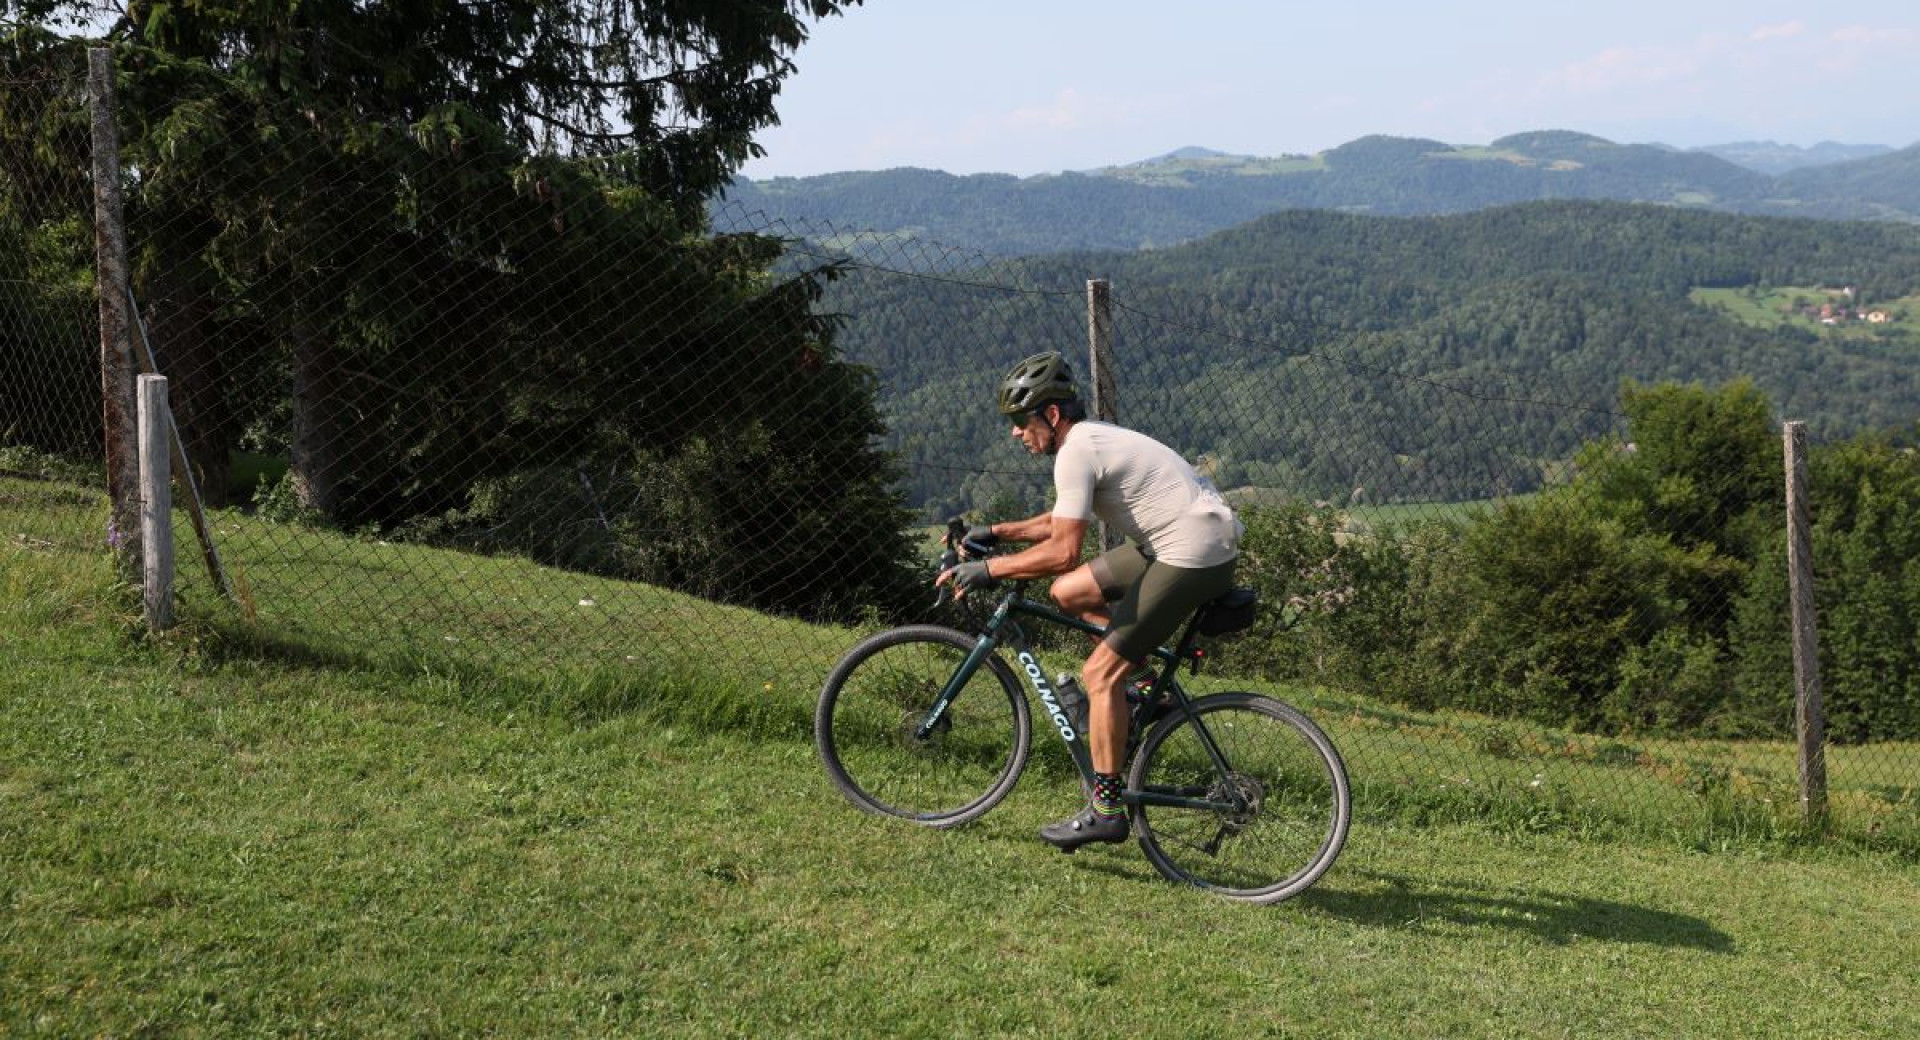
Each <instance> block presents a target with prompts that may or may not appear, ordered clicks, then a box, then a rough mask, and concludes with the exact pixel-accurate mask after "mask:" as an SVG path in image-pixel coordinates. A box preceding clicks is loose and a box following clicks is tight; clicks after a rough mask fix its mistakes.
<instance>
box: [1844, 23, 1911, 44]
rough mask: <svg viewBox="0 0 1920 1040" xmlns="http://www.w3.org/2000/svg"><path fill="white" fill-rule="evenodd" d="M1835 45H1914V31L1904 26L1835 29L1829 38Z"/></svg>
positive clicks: (1858, 26) (1865, 26) (1854, 26)
mask: <svg viewBox="0 0 1920 1040" xmlns="http://www.w3.org/2000/svg"><path fill="white" fill-rule="evenodd" d="M1828 39H1831V40H1832V41H1833V42H1835V43H1844V44H1851V45H1854V46H1874V47H1882V46H1889V45H1904V44H1908V43H1912V42H1913V40H1914V31H1913V30H1912V29H1909V28H1906V27H1904V26H1901V27H1895V28H1890V29H1889V28H1876V27H1874V26H1871V25H1847V26H1842V27H1841V28H1838V29H1835V30H1834V31H1833V32H1832V33H1831V34H1830V35H1829V36H1828Z"/></svg>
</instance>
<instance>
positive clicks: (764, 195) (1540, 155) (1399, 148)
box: [729, 131, 1920, 256]
mask: <svg viewBox="0 0 1920 1040" xmlns="http://www.w3.org/2000/svg"><path fill="white" fill-rule="evenodd" d="M729 199H730V200H731V201H732V202H733V203H734V204H737V205H741V206H745V207H747V208H751V209H758V210H761V211H764V212H765V213H767V214H768V215H769V216H772V217H775V218H784V219H797V220H807V221H826V222H831V223H833V224H835V225H838V226H840V227H842V228H845V229H849V230H870V231H879V232H885V233H889V234H895V235H901V236H909V237H918V238H927V239H932V240H935V241H939V242H941V243H943V244H945V245H948V246H959V247H965V248H970V249H978V250H981V251H984V252H987V253H992V254H996V255H1007V256H1012V255H1029V254H1035V253H1050V252H1058V251H1061V250H1065V249H1139V248H1151V247H1163V246H1167V245H1171V244H1175V243H1179V242H1184V241H1188V240H1191V239H1194V238H1198V237H1201V236H1203V235H1207V234H1210V233H1212V232H1215V231H1219V230H1222V229H1225V228H1228V227H1232V226H1234V225H1236V224H1242V223H1245V222H1246V221H1249V220H1252V219H1254V218H1255V217H1259V216H1262V215H1264V214H1268V213H1272V212H1275V211H1278V210H1283V209H1337V210H1342V211H1346V212H1356V213H1367V214H1375V215H1401V216H1419V215H1433V214H1445V213H1463V212H1470V211H1473V210H1479V209H1485V208H1488V207H1494V206H1503V205H1510V204H1513V203H1517V202H1527V201H1538V200H1544V199H1610V200H1615V201H1628V202H1650V203H1655V204H1661V205H1672V206H1679V207H1686V208H1693V209H1704V210H1712V211H1717V212H1731V213H1745V214H1758V215H1779V216H1807V217H1818V218H1825V219H1843V220H1858V219H1875V220H1879V219H1885V220H1892V221H1905V222H1920V146H1915V147H1913V148H1907V149H1903V150H1901V151H1898V152H1892V153H1888V154H1883V155H1875V156H1871V157H1868V158H1861V159H1855V160H1851V161H1844V162H1837V163H1830V164H1826V165H1821V166H1818V167H1813V168H1806V169H1799V170H1794V171H1792V172H1790V173H1787V174H1784V175H1782V176H1779V177H1775V176H1770V175H1768V174H1765V173H1761V172H1758V171H1757V170H1754V169H1750V168H1747V167H1743V166H1740V165H1736V164H1735V163H1732V162H1729V161H1727V160H1725V159H1722V158H1720V157H1718V156H1715V155H1711V154H1707V153H1705V152H1683V151H1677V150H1675V149H1671V148H1665V147H1661V146H1657V145H1638V144H1616V143H1614V142H1611V141H1607V140H1604V139H1602V138H1598V137H1593V136H1591V135H1587V134H1580V133H1573V132H1568V131H1541V132H1533V133H1524V134H1515V135H1512V136H1510V137H1504V138H1501V139H1499V140H1497V141H1494V142H1493V143H1492V144H1490V145H1486V146H1476V147H1456V146H1453V145H1448V144H1444V143H1442V142H1439V141H1429V140H1421V139H1415V138H1397V137H1365V138H1361V139H1359V140H1357V141H1352V142H1349V143H1347V144H1344V145H1341V146H1340V147H1338V148H1334V149H1331V150H1329V151H1326V152H1322V153H1320V154H1318V155H1312V156H1305V155H1301V156H1285V157H1281V158H1277V159H1258V158H1249V157H1245V156H1227V155H1219V154H1213V153H1205V152H1195V151H1192V150H1183V151H1181V152H1176V153H1173V154H1172V155H1168V156H1163V157H1161V158H1159V159H1154V160H1149V161H1147V162H1143V163H1135V164H1131V165H1127V166H1118V167H1112V168H1108V169H1104V170H1097V171H1093V172H1089V173H1063V174H1058V175H1047V176H1039V177H1027V178H1018V177H1013V176H1010V175H1005V174H975V175H972V176H965V177H960V176H954V175H951V174H946V173H941V172H938V171H933V170H919V169H897V170H885V171H879V172H866V173H835V174H827V175H823V176H818V177H804V178H774V179H771V180H766V181H751V180H747V179H740V180H737V181H736V182H735V183H734V185H733V187H732V188H731V189H730V191H729Z"/></svg>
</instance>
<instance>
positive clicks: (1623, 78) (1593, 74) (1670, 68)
mask: <svg viewBox="0 0 1920 1040" xmlns="http://www.w3.org/2000/svg"><path fill="white" fill-rule="evenodd" d="M1697 71H1698V68H1697V66H1696V65H1695V64H1694V62H1693V60H1692V59H1690V58H1688V57H1686V56H1685V55H1681V54H1674V53H1671V52H1668V51H1662V50H1657V49H1655V48H1651V47H1609V48H1607V49H1606V50H1604V51H1601V52H1600V53H1599V54H1596V55H1594V56H1593V57H1591V58H1588V59H1587V60H1585V61H1580V62H1575V63H1574V64H1572V65H1567V66H1565V67H1563V68H1561V69H1559V70H1557V71H1555V72H1552V73H1549V74H1548V75H1547V77H1546V82H1547V83H1548V85H1550V86H1559V87H1565V88H1567V89H1569V90H1574V91H1582V92H1597V91H1607V90H1617V89H1620V88H1623V87H1642V86H1648V85H1651V84H1656V83H1668V82H1671V81H1673V80H1677V79H1684V78H1686V77H1689V76H1692V75H1693V74H1694V73H1695V72H1697Z"/></svg>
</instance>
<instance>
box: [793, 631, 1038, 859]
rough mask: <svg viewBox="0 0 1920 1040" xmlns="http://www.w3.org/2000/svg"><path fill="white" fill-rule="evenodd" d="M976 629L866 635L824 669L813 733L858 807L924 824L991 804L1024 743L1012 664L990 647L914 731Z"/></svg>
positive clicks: (940, 823) (963, 818)
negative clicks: (938, 710) (937, 711)
mask: <svg viewBox="0 0 1920 1040" xmlns="http://www.w3.org/2000/svg"><path fill="white" fill-rule="evenodd" d="M975 642H976V639H975V637H973V636H969V635H966V634H964V633H961V632H959V631H956V630H954V629H951V628H945V627H942V626H939V625H909V626H906V627H904V628H895V629H889V630H888V631H885V632H881V633H879V634H877V635H874V636H870V637H868V638H867V639H865V640H862V641H861V642H860V643H858V644H856V645H855V646H854V647H853V649H851V650H849V651H847V653H846V655H845V656H843V657H842V658H841V659H840V661H839V663H838V664H836V665H834V668H833V671H832V672H831V673H830V674H828V676H827V681H826V685H825V686H823V687H822V688H821V690H820V701H819V704H818V705H817V706H816V707H815V709H814V715H813V739H814V746H815V747H816V748H817V749H818V751H819V753H820V761H821V764H822V765H824V766H825V767H826V771H827V778H828V779H829V780H831V781H832V782H833V785H834V787H835V788H837V789H839V791H840V793H841V794H843V795H845V796H846V797H847V800H848V801H851V802H852V803H853V804H854V805H856V806H858V807H859V808H861V809H863V810H865V811H867V812H870V813H876V814H878V815H881V816H892V817H897V818H899V819H904V820H911V821H912V822H914V823H918V824H922V825H924V826H928V827H957V826H959V825H960V824H963V823H967V822H969V821H971V820H974V819H977V818H978V817H979V816H980V815H981V814H982V813H985V812H986V811H987V810H989V809H991V808H993V807H994V806H995V805H997V804H999V802H1000V800H1001V799H1003V798H1005V797H1006V796H1007V794H1008V792H1010V791H1012V790H1013V786H1014V784H1015V783H1016V782H1018V781H1019V779H1020V773H1021V771H1022V770H1023V769H1024V768H1025V767H1026V763H1027V756H1028V754H1029V753H1030V752H1031V750H1032V742H1033V731H1032V728H1031V716H1030V715H1029V712H1028V709H1027V700H1026V697H1025V695H1024V693H1023V692H1022V688H1021V686H1020V681H1019V680H1018V679H1017V678H1016V677H1015V676H1014V674H1013V670H1012V669H1011V668H1009V667H1008V666H1007V664H1006V662H1005V661H1002V660H1001V659H1000V658H999V657H998V656H989V657H987V658H986V660H985V661H984V662H983V663H982V664H981V666H980V668H979V669H978V670H977V671H975V672H974V674H973V676H972V677H971V678H970V679H969V680H968V682H967V685H966V686H965V687H964V688H963V689H962V690H961V691H960V693H959V695H958V696H956V697H955V698H954V699H953V701H952V703H951V704H949V705H948V708H947V712H946V715H945V717H944V718H943V719H942V720H941V721H940V723H939V724H938V728H937V729H936V730H935V731H934V732H933V733H932V734H929V735H928V736H927V737H926V738H924V739H922V738H920V737H919V735H918V730H919V729H920V728H921V725H922V724H923V723H924V722H925V721H926V716H927V712H928V711H929V710H930V709H932V708H933V706H934V702H935V701H936V700H938V699H939V696H940V691H941V690H942V689H944V688H945V686H946V684H947V681H948V680H949V679H950V678H951V677H952V676H953V674H954V672H955V671H956V670H958V668H959V666H960V663H961V662H962V661H964V660H965V659H966V656H967V654H969V653H970V652H972V650H973V647H974V644H975Z"/></svg>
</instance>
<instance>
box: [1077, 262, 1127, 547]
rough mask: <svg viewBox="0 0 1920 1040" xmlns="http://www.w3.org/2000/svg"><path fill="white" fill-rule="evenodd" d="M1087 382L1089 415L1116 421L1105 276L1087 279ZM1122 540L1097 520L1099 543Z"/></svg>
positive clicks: (1109, 298) (1109, 295) (1116, 386)
mask: <svg viewBox="0 0 1920 1040" xmlns="http://www.w3.org/2000/svg"><path fill="white" fill-rule="evenodd" d="M1087 383H1088V385H1089V386H1091V387H1092V388H1093V401H1092V402H1091V404H1092V405H1093V408H1092V411H1093V414H1092V416H1091V418H1094V419H1098V420H1100V421H1101V422H1109V423H1110V422H1118V421H1119V415H1120V384H1119V382H1118V381H1117V380H1116V379H1115V378H1114V366H1113V295H1112V286H1111V285H1110V284H1109V283H1108V282H1107V280H1106V279H1105V278H1089V279H1087ZM1125 540H1126V539H1125V538H1124V537H1122V536H1121V534H1120V533H1119V532H1118V531H1113V530H1109V529H1108V527H1107V522H1106V521H1105V520H1102V521H1100V544H1101V545H1104V546H1106V547H1107V548H1109V549H1111V548H1113V547H1114V546H1116V545H1119V544H1120V543H1121V542H1123V541H1125Z"/></svg>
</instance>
